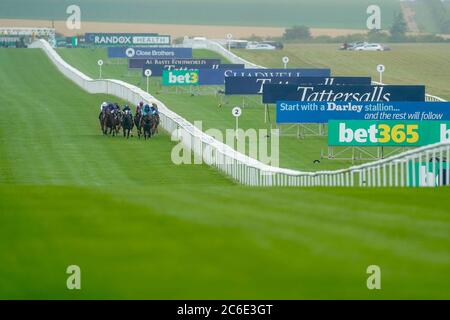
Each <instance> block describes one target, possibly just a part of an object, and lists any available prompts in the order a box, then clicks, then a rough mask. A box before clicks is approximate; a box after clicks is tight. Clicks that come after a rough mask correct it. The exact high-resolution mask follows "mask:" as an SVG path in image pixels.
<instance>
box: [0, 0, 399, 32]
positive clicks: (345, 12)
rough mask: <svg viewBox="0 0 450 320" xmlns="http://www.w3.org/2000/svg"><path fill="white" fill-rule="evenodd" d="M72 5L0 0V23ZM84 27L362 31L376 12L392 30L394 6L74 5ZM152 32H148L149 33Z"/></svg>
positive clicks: (259, 2) (246, 0)
mask: <svg viewBox="0 0 450 320" xmlns="http://www.w3.org/2000/svg"><path fill="white" fill-rule="evenodd" d="M70 4H73V1H71V0H63V1H54V0H40V1H34V0H2V1H1V2H0V18H15V19H44V20H52V19H53V20H65V19H66V18H67V15H66V8H67V6H68V5H70ZM76 4H78V5H79V6H80V7H81V10H82V19H84V20H85V21H108V22H146V23H166V24H193V25H212V26H214V25H229V26H233V25H234V26H272V27H289V26H292V25H297V24H303V25H308V26H310V27H316V28H342V29H365V28H366V19H367V14H366V9H367V7H368V6H369V5H372V4H378V5H380V6H381V9H382V11H383V12H384V15H383V21H382V23H383V28H388V27H389V26H390V25H391V24H392V17H393V12H394V11H399V8H400V7H399V1H397V0H339V1H336V0H280V1H271V0H228V1H221V0H195V1H186V0H130V1H122V0H108V1H104V0H103V1H101V0H78V1H77V2H76ZM149 31H151V30H149Z"/></svg>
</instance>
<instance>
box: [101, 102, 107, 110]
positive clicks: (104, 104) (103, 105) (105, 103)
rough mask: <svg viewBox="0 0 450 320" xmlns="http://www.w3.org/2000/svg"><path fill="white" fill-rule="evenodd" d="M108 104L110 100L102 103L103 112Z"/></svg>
mask: <svg viewBox="0 0 450 320" xmlns="http://www.w3.org/2000/svg"><path fill="white" fill-rule="evenodd" d="M107 106H108V102H103V103H102V104H101V105H100V112H102V111H103V110H105V108H106V107H107Z"/></svg>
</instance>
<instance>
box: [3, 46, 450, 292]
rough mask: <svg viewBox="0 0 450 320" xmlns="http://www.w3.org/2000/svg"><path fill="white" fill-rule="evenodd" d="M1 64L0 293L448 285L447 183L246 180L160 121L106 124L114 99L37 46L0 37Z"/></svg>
mask: <svg viewBox="0 0 450 320" xmlns="http://www.w3.org/2000/svg"><path fill="white" fill-rule="evenodd" d="M0 69H1V70H2V72H0V98H1V101H2V106H1V108H2V110H1V111H2V116H1V117H0V235H1V240H2V241H0V261H1V263H0V283H1V286H0V298H40V299H42V298H63V299H72V298H82V299H85V298H129V299H132V298H134V299H136V298H137V299H143V298H159V299H174V298H183V299H195V298H208V299H212V298H223V299H226V298H238V299H239V298H247V299H258V298H260V299H263V298H272V299H281V298H286V299H295V298H297V299H301V298H368V299H381V298H448V297H449V291H448V288H449V287H450V280H449V279H450V278H449V277H448V272H449V271H448V270H449V263H450V259H449V255H448V248H449V246H450V236H449V233H448V230H449V227H450V221H449V220H450V219H449V216H448V201H447V200H448V190H447V189H445V188H439V189H420V190H417V189H415V190H414V189H370V190H367V189H345V188H339V189H338V188H336V189H333V188H329V189H321V188H315V189H299V188H270V189H263V188H248V187H242V186H239V185H236V184H234V183H233V182H232V181H231V180H229V179H228V178H227V177H225V176H223V175H221V174H219V173H218V172H216V171H215V170H213V169H211V168H209V167H206V166H200V165H195V166H194V165H193V166H175V165H173V164H172V162H171V160H170V152H171V149H172V147H173V146H174V144H173V143H172V142H171V141H170V138H169V136H168V135H165V134H160V135H158V136H157V137H156V138H154V139H152V140H151V141H148V142H144V141H138V140H137V139H132V140H130V141H126V140H125V139H122V138H119V137H116V138H112V137H104V136H102V135H101V134H100V129H99V125H98V120H97V115H98V105H99V102H101V101H104V100H107V101H108V100H115V98H113V97H107V96H104V95H90V94H88V93H86V92H84V91H82V90H81V89H80V88H79V87H77V86H76V85H75V84H73V83H72V82H70V81H69V80H67V79H66V78H65V77H64V76H62V75H61V74H60V73H59V72H58V71H57V69H56V68H55V67H54V66H53V65H52V64H51V63H50V61H49V60H48V58H47V57H46V56H45V55H44V53H43V52H41V51H40V50H37V49H34V50H31V49H1V50H0ZM122 103H123V102H122ZM168 105H169V106H170V104H168ZM71 264H77V265H79V266H80V267H81V270H82V290H80V291H76V292H74V291H69V290H67V289H66V278H67V275H66V273H65V270H66V268H67V266H68V265H71ZM371 264H377V265H380V266H381V267H382V270H383V275H382V277H383V280H382V281H383V282H382V286H383V287H382V288H383V289H382V290H380V291H377V292H374V291H369V290H367V288H366V278H367V275H366V268H367V266H368V265H371Z"/></svg>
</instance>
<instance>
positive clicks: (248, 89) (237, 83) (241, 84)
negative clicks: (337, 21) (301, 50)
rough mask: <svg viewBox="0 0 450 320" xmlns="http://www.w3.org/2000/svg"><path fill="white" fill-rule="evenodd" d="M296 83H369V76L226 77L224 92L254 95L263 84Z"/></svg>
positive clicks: (260, 92)
mask: <svg viewBox="0 0 450 320" xmlns="http://www.w3.org/2000/svg"><path fill="white" fill-rule="evenodd" d="M269 83H274V84H296V85H329V86H331V85H370V84H371V83H372V78H370V77H330V78H328V77H299V78H297V77H226V78H225V94H227V95H255V94H262V93H263V86H264V85H265V84H269Z"/></svg>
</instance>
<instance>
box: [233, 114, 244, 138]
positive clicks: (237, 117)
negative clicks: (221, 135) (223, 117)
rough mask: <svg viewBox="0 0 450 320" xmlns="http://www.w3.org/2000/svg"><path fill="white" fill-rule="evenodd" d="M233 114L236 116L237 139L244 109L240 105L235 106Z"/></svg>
mask: <svg viewBox="0 0 450 320" xmlns="http://www.w3.org/2000/svg"><path fill="white" fill-rule="evenodd" d="M231 114H232V115H233V116H234V117H235V118H236V139H237V138H238V129H239V117H240V116H241V114H242V109H241V108H239V107H234V108H233V110H231Z"/></svg>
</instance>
